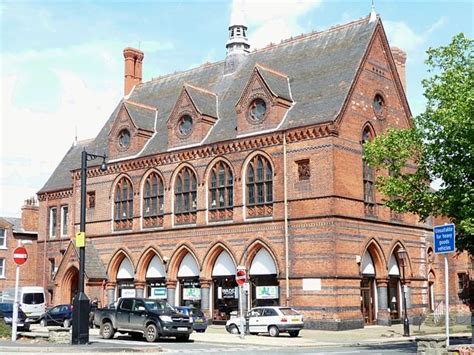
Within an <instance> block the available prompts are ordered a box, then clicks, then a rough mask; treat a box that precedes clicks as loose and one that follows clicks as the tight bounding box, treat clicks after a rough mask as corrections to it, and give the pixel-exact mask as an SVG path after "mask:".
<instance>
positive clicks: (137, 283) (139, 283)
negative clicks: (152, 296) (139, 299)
mask: <svg viewBox="0 0 474 355" xmlns="http://www.w3.org/2000/svg"><path fill="white" fill-rule="evenodd" d="M134 284H135V288H141V289H144V288H145V286H146V282H145V281H135V282H134Z"/></svg>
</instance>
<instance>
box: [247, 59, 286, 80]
mask: <svg viewBox="0 0 474 355" xmlns="http://www.w3.org/2000/svg"><path fill="white" fill-rule="evenodd" d="M255 66H256V67H257V68H262V69H263V70H266V71H268V72H270V73H272V74H275V75H278V76H282V77H284V78H285V79H287V78H288V75H286V74H283V73H280V72H279V71H276V70H274V69H271V68H268V67H266V66H264V65H262V64H260V63H255Z"/></svg>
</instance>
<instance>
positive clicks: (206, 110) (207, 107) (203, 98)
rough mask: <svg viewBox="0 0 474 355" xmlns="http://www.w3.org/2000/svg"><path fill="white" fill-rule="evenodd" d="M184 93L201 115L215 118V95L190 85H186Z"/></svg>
mask: <svg viewBox="0 0 474 355" xmlns="http://www.w3.org/2000/svg"><path fill="white" fill-rule="evenodd" d="M186 91H187V92H188V94H189V96H190V97H191V100H192V101H193V103H194V105H195V106H196V109H197V110H198V111H199V112H200V113H201V114H204V115H208V116H211V117H215V118H217V97H216V95H215V94H213V93H211V92H208V91H204V90H202V89H199V88H195V87H194V86H191V85H186Z"/></svg>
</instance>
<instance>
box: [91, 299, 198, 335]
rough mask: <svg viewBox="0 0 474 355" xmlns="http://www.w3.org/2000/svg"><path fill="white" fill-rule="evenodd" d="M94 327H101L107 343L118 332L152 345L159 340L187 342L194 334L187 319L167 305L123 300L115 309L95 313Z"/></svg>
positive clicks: (161, 302)
mask: <svg viewBox="0 0 474 355" xmlns="http://www.w3.org/2000/svg"><path fill="white" fill-rule="evenodd" d="M94 325H95V326H97V327H100V334H101V335H102V337H103V338H104V339H111V338H113V336H114V334H115V332H119V333H128V334H130V335H131V336H132V337H133V338H135V339H140V338H142V336H145V339H146V340H147V341H148V342H150V343H151V342H154V341H156V340H157V339H158V338H159V337H160V336H166V337H168V336H171V337H176V339H177V340H179V341H187V340H189V335H190V334H191V333H192V332H193V323H192V322H190V320H189V317H188V316H185V315H184V314H181V313H178V312H176V311H175V310H174V308H173V307H171V306H170V305H169V304H168V303H167V302H165V301H162V300H154V299H146V298H121V299H119V301H118V303H117V305H116V307H115V309H98V310H96V311H95V313H94Z"/></svg>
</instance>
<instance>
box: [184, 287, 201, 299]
mask: <svg viewBox="0 0 474 355" xmlns="http://www.w3.org/2000/svg"><path fill="white" fill-rule="evenodd" d="M200 299H201V289H200V288H195V287H193V288H183V300H185V301H195V300H200Z"/></svg>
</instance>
